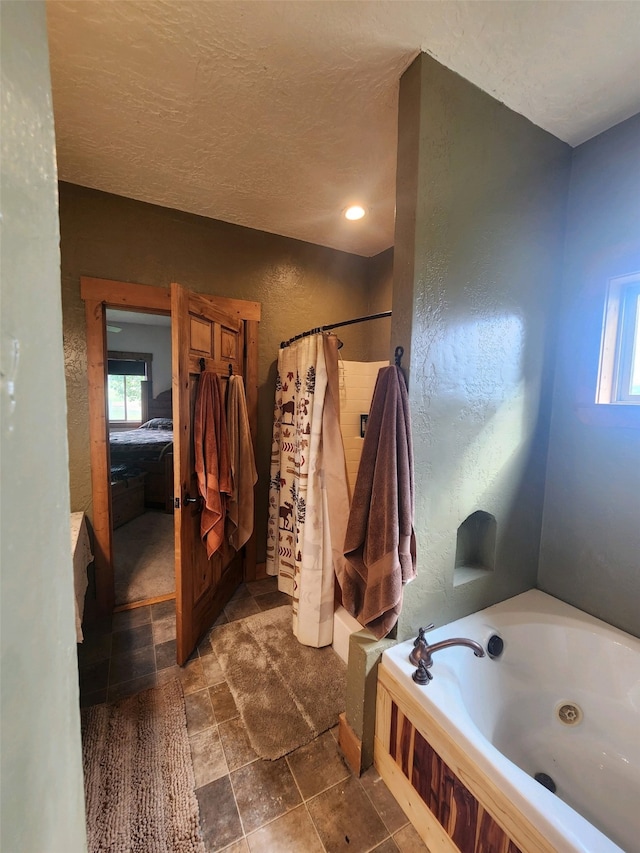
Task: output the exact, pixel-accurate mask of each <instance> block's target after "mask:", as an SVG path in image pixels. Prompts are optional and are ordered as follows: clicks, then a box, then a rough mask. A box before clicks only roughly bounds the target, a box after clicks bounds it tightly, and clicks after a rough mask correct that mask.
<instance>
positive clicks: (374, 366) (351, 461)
mask: <svg viewBox="0 0 640 853" xmlns="http://www.w3.org/2000/svg"><path fill="white" fill-rule="evenodd" d="M388 364H389V362H388V361H371V362H366V361H342V360H340V362H339V364H338V370H339V379H340V429H341V431H342V441H343V442H344V452H345V456H346V461H347V481H348V483H349V491H350V493H351V494H352V495H353V489H354V486H355V484H356V477H357V476H358V466H359V464H360V455H361V453H362V443H363V441H364V439H363V438H361V436H360V415H361V414H369V408H370V407H371V398H372V397H373V389H374V387H375V384H376V379H377V376H378V371H379V370H380V368H381V367H387V366H388Z"/></svg>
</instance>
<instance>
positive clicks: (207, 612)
mask: <svg viewBox="0 0 640 853" xmlns="http://www.w3.org/2000/svg"><path fill="white" fill-rule="evenodd" d="M221 304H222V305H223V303H222V301H221V300H216V299H215V298H214V297H207V296H204V295H202V294H196V293H193V292H191V291H189V290H187V289H186V288H184V287H182V286H180V285H179V284H172V285H171V327H172V348H173V349H172V357H173V430H174V431H173V435H174V496H175V532H176V639H177V660H178V663H179V664H183V663H185V661H186V660H187V658H188V657H189V655H190V654H191V652H192V651H193V649H194V648H195V646H196V643H197V642H198V640H199V639H200V638H201V637H202V635H203V634H204V633H205V632H206V631H207V630H208V628H209V627H210V626H211V624H212V622H213V621H214V620H215V619H216V617H217V616H218V615H219V614H220V612H221V611H222V608H223V607H224V605H225V604H226V603H227V601H228V600H229V599H230V598H231V596H232V595H233V593H234V591H235V589H236V587H237V586H238V585H239V584H240V583H241V582H242V580H243V552H242V551H240V552H238V553H236V552H235V551H234V550H233V548H231V546H230V545H229V544H228V543H227V542H226V541H225V542H224V543H223V545H222V546H221V548H220V549H219V551H217V552H216V553H215V554H214V555H213V556H212V557H211V559H208V558H207V552H206V548H205V546H204V544H203V542H202V539H201V537H200V507H201V501H200V500H197V502H194V503H189V502H187V501H188V499H189V498H191V499H193V498H196V497H197V496H198V485H197V477H196V474H195V458H194V443H193V415H194V409H195V400H196V394H197V389H198V381H199V377H200V373H201V371H202V369H203V368H204V369H206V370H214V371H215V372H216V373H218V375H219V376H220V378H221V380H222V381H223V383H224V382H226V381H227V380H228V377H229V368H230V367H231V369H232V371H233V373H235V374H236V375H241V376H243V377H244V376H245V372H246V370H245V366H246V361H245V357H244V353H245V323H244V321H243V319H242V317H241V316H240V314H239V313H238V312H234V311H233V310H227V309H226V308H224V307H221ZM245 378H246V377H245Z"/></svg>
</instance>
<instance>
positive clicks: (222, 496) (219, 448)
mask: <svg viewBox="0 0 640 853" xmlns="http://www.w3.org/2000/svg"><path fill="white" fill-rule="evenodd" d="M193 439H194V444H195V464H196V474H197V475H198V491H199V492H200V495H201V496H202V498H203V499H204V506H203V508H202V514H201V516H200V535H201V536H202V540H203V542H204V543H205V545H206V546H207V556H208V557H209V558H211V557H212V556H213V554H215V552H216V551H217V550H218V548H219V547H220V545H221V544H222V540H223V538H224V517H225V510H226V500H227V495H230V494H231V491H232V487H231V464H230V462H229V442H228V439H227V426H226V421H225V412H224V405H223V398H222V389H221V387H220V380H219V379H218V374H217V373H213V372H212V371H209V370H206V371H205V372H204V373H201V374H200V379H199V383H198V393H197V396H196V410H195V419H194V425H193Z"/></svg>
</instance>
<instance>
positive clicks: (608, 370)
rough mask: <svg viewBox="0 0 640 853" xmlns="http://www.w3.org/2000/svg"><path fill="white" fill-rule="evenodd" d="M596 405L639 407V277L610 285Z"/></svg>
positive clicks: (615, 281) (622, 279) (628, 277)
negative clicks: (613, 404)
mask: <svg viewBox="0 0 640 853" xmlns="http://www.w3.org/2000/svg"><path fill="white" fill-rule="evenodd" d="M596 402H597V403H609V404H611V403H615V404H621V405H625V404H626V405H629V404H631V405H634V404H635V405H640V273H633V274H632V275H625V276H619V277H617V278H612V279H610V281H609V287H608V291H607V301H606V304H605V314H604V325H603V333H602V347H601V352H600V374H599V383H598V392H597V396H596Z"/></svg>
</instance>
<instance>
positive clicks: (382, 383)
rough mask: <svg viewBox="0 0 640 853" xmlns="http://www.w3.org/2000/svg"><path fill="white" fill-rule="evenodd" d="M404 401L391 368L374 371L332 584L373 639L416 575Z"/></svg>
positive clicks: (386, 627) (389, 623)
mask: <svg viewBox="0 0 640 853" xmlns="http://www.w3.org/2000/svg"><path fill="white" fill-rule="evenodd" d="M413 502H414V494H413V448H412V442H411V425H410V418H409V399H408V395H407V388H406V385H405V382H404V377H403V376H402V373H401V371H400V369H399V368H398V367H396V366H395V365H392V366H391V367H383V368H381V369H380V371H379V372H378V378H377V381H376V387H375V390H374V392H373V400H372V402H371V411H370V413H369V419H368V421H367V431H366V433H365V439H364V445H363V448H362V457H361V459H360V467H359V469H358V477H357V480H356V485H355V489H354V493H353V500H352V502H351V512H350V514H349V523H348V525H347V533H346V536H345V543H344V555H345V557H346V558H347V567H346V570H345V572H344V574H343V576H342V577H338V581H339V583H340V586H341V588H342V601H343V604H344V606H345V607H346V609H347V610H348V611H349V612H350V613H351V614H352V615H353V616H355V617H356V619H357V620H358V621H359V622H360V624H361V625H364V626H365V627H367V628H369V630H370V631H371V632H372V633H373V634H375V636H376V637H378V638H381V637H384V636H385V635H386V634H388V633H389V631H390V630H391V629H392V628H393V626H394V625H395V624H396V622H397V621H398V615H399V613H400V610H401V608H402V587H403V584H405V583H407V581H410V580H412V579H413V578H414V577H415V574H416V559H415V557H416V549H415V536H414V532H413Z"/></svg>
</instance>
